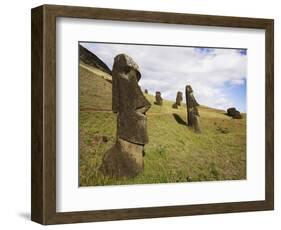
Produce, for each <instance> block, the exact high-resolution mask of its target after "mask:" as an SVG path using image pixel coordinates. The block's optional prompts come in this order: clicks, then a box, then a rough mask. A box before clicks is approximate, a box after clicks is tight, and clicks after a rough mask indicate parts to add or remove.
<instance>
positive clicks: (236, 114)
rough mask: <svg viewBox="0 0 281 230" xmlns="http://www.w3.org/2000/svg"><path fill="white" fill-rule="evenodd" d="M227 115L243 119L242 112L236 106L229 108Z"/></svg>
mask: <svg viewBox="0 0 281 230" xmlns="http://www.w3.org/2000/svg"><path fill="white" fill-rule="evenodd" d="M227 115H228V116H230V117H232V118H233V119H242V115H241V113H240V112H239V111H238V110H236V108H234V107H232V108H228V109H227Z"/></svg>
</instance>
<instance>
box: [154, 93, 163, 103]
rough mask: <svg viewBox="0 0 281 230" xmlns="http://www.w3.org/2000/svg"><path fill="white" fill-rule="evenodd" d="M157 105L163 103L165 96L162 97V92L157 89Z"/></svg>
mask: <svg viewBox="0 0 281 230" xmlns="http://www.w3.org/2000/svg"><path fill="white" fill-rule="evenodd" d="M154 104H155V105H162V104H163V98H162V97H161V92H160V91H156V93H155V102H154Z"/></svg>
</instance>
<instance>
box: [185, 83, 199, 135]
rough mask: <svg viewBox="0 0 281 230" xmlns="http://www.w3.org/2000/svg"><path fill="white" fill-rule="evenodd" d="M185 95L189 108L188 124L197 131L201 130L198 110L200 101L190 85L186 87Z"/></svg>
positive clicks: (187, 107)
mask: <svg viewBox="0 0 281 230" xmlns="http://www.w3.org/2000/svg"><path fill="white" fill-rule="evenodd" d="M185 97H186V109H187V125H188V126H189V127H192V128H193V130H194V131H195V132H197V133H200V132H201V129H200V120H199V116H200V115H199V112H198V108H197V107H198V106H199V104H198V102H197V101H196V100H195V97H194V95H193V90H192V87H191V86H190V85H187V86H186V87H185Z"/></svg>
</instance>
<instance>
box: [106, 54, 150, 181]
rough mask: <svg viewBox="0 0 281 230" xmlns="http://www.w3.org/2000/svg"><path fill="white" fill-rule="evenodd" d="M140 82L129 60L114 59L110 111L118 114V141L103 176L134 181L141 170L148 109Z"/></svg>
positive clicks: (127, 57) (122, 55) (136, 66)
mask: <svg viewBox="0 0 281 230" xmlns="http://www.w3.org/2000/svg"><path fill="white" fill-rule="evenodd" d="M140 78H141V74H140V71H139V67H138V65H137V64H136V63H135V62H134V60H133V59H132V58H131V57H129V56H128V55H126V54H120V55H117V56H116V57H115V59H114V64H113V69H112V110H113V112H114V113H117V137H116V143H115V145H114V146H113V147H112V148H111V149H109V150H108V151H107V152H106V153H105V155H104V158H103V163H102V166H101V168H100V169H101V171H102V172H103V173H104V174H106V175H109V176H113V177H133V176H135V175H137V174H138V173H139V172H140V171H142V170H143V148H144V145H145V144H147V143H148V134H147V125H146V119H147V118H146V112H147V111H148V110H149V108H150V106H151V105H150V103H149V101H148V100H147V99H146V98H145V97H144V95H143V93H142V91H141V88H140V87H139V85H138V81H139V80H140Z"/></svg>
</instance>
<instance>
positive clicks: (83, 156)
mask: <svg viewBox="0 0 281 230" xmlns="http://www.w3.org/2000/svg"><path fill="white" fill-rule="evenodd" d="M146 97H147V98H148V100H149V101H150V102H151V105H152V107H151V109H150V110H149V111H148V113H147V119H148V134H149V144H147V145H146V146H145V157H144V171H143V172H142V173H141V174H139V175H138V176H137V177H135V178H133V179H119V180H116V179H112V178H107V177H105V176H103V175H102V174H101V173H100V172H99V171H98V168H99V166H100V164H101V160H102V157H103V154H104V153H105V151H106V150H108V149H109V148H110V147H111V146H112V145H113V144H114V141H115V136H116V115H115V114H114V113H112V112H111V111H110V110H111V100H112V99H111V83H110V76H108V75H107V74H105V73H103V72H99V71H97V70H96V69H94V68H91V67H89V66H88V67H87V66H83V65H80V155H79V159H80V162H79V166H80V178H79V179H80V186H93V185H110V184H111V185H112V184H144V183H145V184H148V183H169V182H192V181H211V180H237V179H246V119H242V120H234V119H232V118H230V117H228V116H226V115H225V114H224V111H221V110H217V109H212V108H208V107H206V106H200V107H199V113H200V116H201V117H200V122H201V129H202V133H201V134H196V133H194V132H193V131H192V130H191V129H190V128H188V127H187V126H186V123H185V121H186V108H185V106H184V105H183V106H182V107H181V108H179V109H173V108H172V104H173V102H172V101H167V100H164V102H163V106H157V105H154V103H153V102H154V96H152V95H146Z"/></svg>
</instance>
